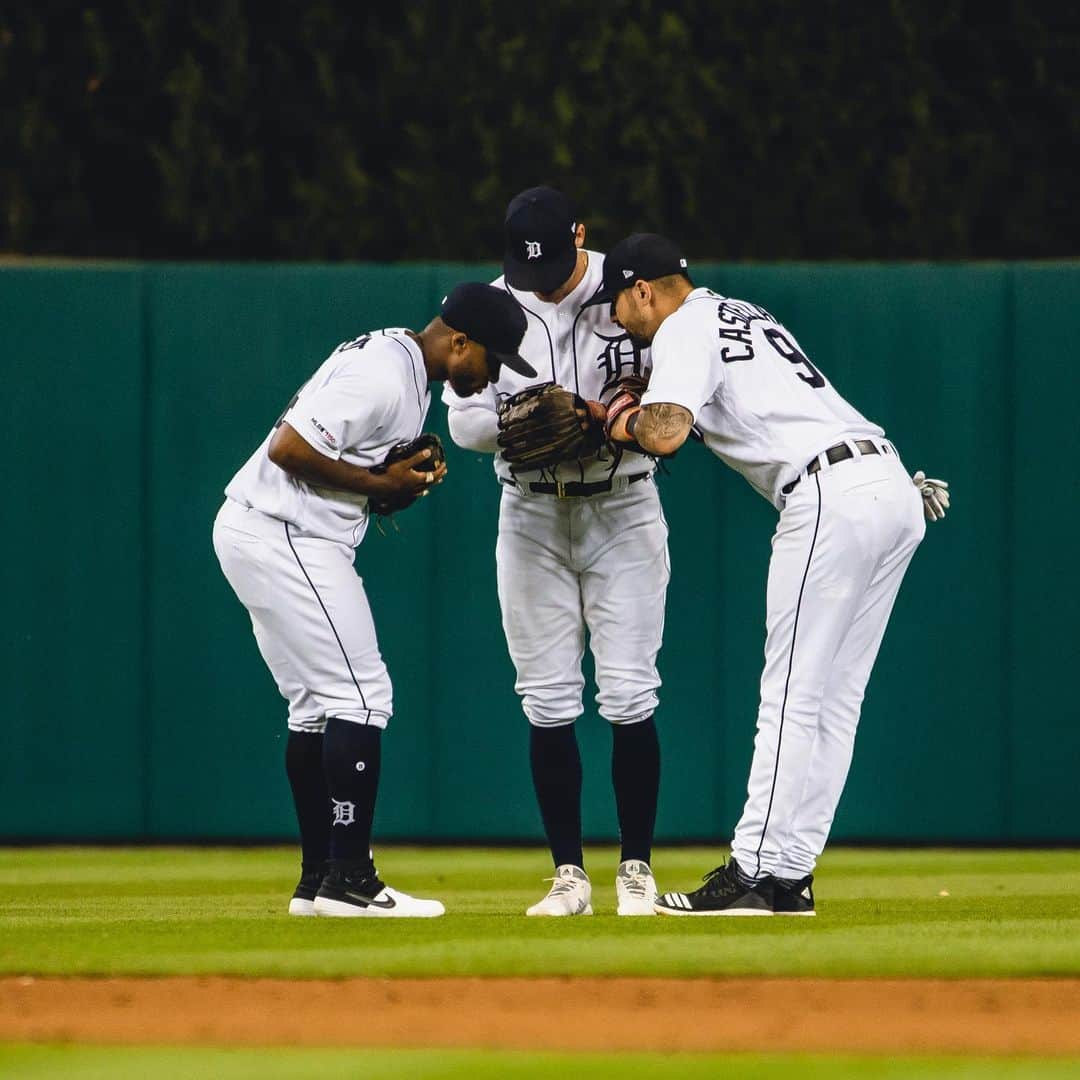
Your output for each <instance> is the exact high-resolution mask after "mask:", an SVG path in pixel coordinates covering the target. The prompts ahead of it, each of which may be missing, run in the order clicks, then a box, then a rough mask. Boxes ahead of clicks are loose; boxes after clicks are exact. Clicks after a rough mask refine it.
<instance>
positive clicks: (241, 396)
mask: <svg viewBox="0 0 1080 1080" xmlns="http://www.w3.org/2000/svg"><path fill="white" fill-rule="evenodd" d="M494 270H495V267H494V266H492V265H490V264H488V265H481V266H476V265H474V266H462V265H447V264H439V265H409V266H402V265H395V266H377V265H352V266H348V265H346V266H340V265H339V266H332V267H331V266H324V265H311V266H305V265H297V264H289V265H265V264H262V265H250V266H245V265H214V266H210V265H173V264H110V265H98V264H74V265H64V264H52V263H50V264H39V263H10V264H6V265H2V266H0V350H2V356H3V375H4V383H5V386H6V387H7V393H8V397H7V403H8V406H7V409H6V410H5V411H6V422H5V424H4V433H5V439H4V441H5V444H6V445H5V460H6V461H7V463H8V464H7V468H6V470H5V472H6V489H7V490H6V492H5V495H4V499H3V505H4V527H3V532H2V537H3V540H2V542H3V559H2V562H0V566H2V570H0V573H2V575H3V577H2V581H3V590H2V594H3V597H4V605H5V608H4V610H5V616H6V617H5V648H4V650H3V655H2V661H0V663H2V665H3V666H2V671H0V677H2V685H3V687H4V689H5V691H6V693H5V695H4V696H5V706H6V707H5V710H4V715H3V719H2V727H0V730H2V732H3V740H2V746H3V752H2V754H0V838H7V839H13V838H61V837H63V838H71V839H101V838H107V839H154V840H170V839H179V838H206V839H216V838H234V837H250V838H272V837H288V836H291V835H293V833H294V825H293V822H292V813H291V806H290V802H289V797H288V789H287V785H286V781H285V776H284V769H283V751H284V737H285V709H284V705H283V703H282V702H281V701H280V699H279V698H278V696H277V692H276V690H275V689H274V686H273V684H272V682H271V680H270V677H269V675H268V673H267V672H266V670H265V669H264V667H263V665H262V662H261V660H260V659H259V656H258V654H257V652H256V649H255V643H254V640H253V638H252V636H251V633H250V627H249V624H248V620H247V616H246V613H245V612H244V610H243V608H242V607H241V606H240V604H239V603H238V602H237V601H236V599H235V598H234V597H233V595H232V594H231V592H230V591H229V589H228V586H227V585H226V583H225V581H224V579H223V578H222V576H221V573H220V571H219V569H218V567H217V563H216V560H215V558H214V554H213V551H212V548H211V543H210V529H211V523H212V521H213V517H214V514H215V512H216V510H217V507H218V505H219V503H220V501H221V493H222V489H223V487H224V485H225V483H226V482H227V481H228V479H229V477H230V476H231V475H232V473H233V472H234V471H235V470H236V469H237V468H238V467H239V465H240V464H241V463H242V461H243V460H244V459H245V458H246V456H247V455H248V454H249V453H250V452H251V451H252V450H253V449H254V448H255V446H256V445H257V444H258V443H259V442H260V440H261V439H262V437H263V436H264V434H265V432H266V430H267V429H268V427H269V425H270V424H271V423H272V422H273V420H274V419H275V418H276V417H277V416H278V415H279V413H280V411H281V408H282V407H283V405H284V403H285V402H286V401H287V400H288V398H289V397H290V396H291V394H292V393H293V392H294V391H295V389H296V388H297V386H298V385H299V384H300V383H302V382H303V381H304V380H305V379H306V378H307V376H308V375H309V374H310V372H311V371H312V370H313V369H314V368H315V367H316V366H317V365H318V364H319V363H320V362H321V360H322V359H323V358H324V357H325V356H326V354H327V353H328V352H329V351H330V350H331V349H332V348H333V347H334V346H335V345H336V344H337V343H338V342H339V341H341V340H343V339H345V338H347V337H352V336H355V335H356V334H357V333H359V332H361V331H363V330H366V329H370V328H374V327H380V326H390V325H405V326H411V327H416V328H419V327H421V326H423V325H424V324H425V323H426V322H427V320H428V318H429V316H430V314H431V313H432V312H434V311H435V310H436V308H437V304H438V302H439V301H440V300H441V298H442V296H443V295H444V293H445V292H446V291H447V289H448V287H449V286H450V285H451V284H453V283H454V282H456V281H459V280H463V279H465V278H468V277H480V278H484V277H487V276H488V275H489V274H491V273H493V272H494ZM695 276H696V279H697V280H698V282H699V283H701V284H707V285H710V286H712V287H714V288H717V289H719V290H721V291H724V292H726V293H728V294H730V295H733V296H738V297H741V298H746V299H751V300H754V301H757V302H759V303H762V304H764V305H765V306H766V307H768V308H769V309H770V310H771V311H773V313H774V314H776V316H777V317H778V318H780V319H781V321H783V322H784V323H786V324H787V325H788V326H789V327H790V328H791V330H792V331H793V332H794V333H795V335H796V336H797V337H798V339H799V341H800V343H801V344H802V345H803V347H804V348H805V350H806V351H807V352H808V353H809V355H810V356H811V358H812V359H813V360H814V362H815V363H816V364H818V366H820V367H822V368H823V369H824V370H825V372H826V373H827V374H828V375H829V377H830V378H831V379H832V381H833V382H834V383H835V384H836V385H837V387H838V388H839V389H840V391H841V392H842V393H843V394H844V395H845V396H847V397H848V398H849V399H850V400H851V401H852V402H853V403H854V404H855V405H857V406H858V407H859V408H860V409H861V410H862V411H863V412H865V413H867V414H868V415H869V416H871V417H872V418H874V419H875V420H877V421H879V422H880V423H881V424H882V425H883V426H884V427H885V428H886V430H887V432H888V434H889V436H890V437H891V438H892V439H893V440H894V442H895V443H896V445H897V446H898V448H899V450H900V452H901V454H902V456H903V457H904V459H905V462H906V463H907V464H908V465H909V466H910V467H911V468H912V469H914V468H916V467H922V468H924V469H926V470H927V471H928V472H929V473H931V475H937V476H944V477H946V478H948V480H949V481H950V483H951V484H952V487H953V491H954V496H955V497H954V508H953V510H952V511H951V512H950V514H949V517H948V520H947V521H945V522H944V523H943V524H941V525H938V526H933V527H930V528H929V530H928V535H927V538H926V541H925V543H924V544H923V546H922V548H921V549H920V551H919V552H918V553H917V555H916V557H915V561H914V563H913V565H912V568H911V571H910V573H909V575H908V579H907V581H906V583H905V586H904V588H903V590H902V591H901V595H900V598H899V600H898V603H897V607H896V611H895V614H894V616H893V620H892V623H891V625H890V628H889V632H888V634H887V636H886V639H885V643H884V646H883V649H882V653H881V656H880V658H879V660H878V664H877V667H876V669H875V672H874V676H873V678H872V680H871V683H870V687H869V690H868V693H867V699H866V704H865V707H864V710H863V719H862V725H861V728H860V732H859V741H858V745H857V747H856V753H855V762H854V766H853V770H852V775H851V779H850V781H849V783H848V787H847V791H846V793H845V795H844V799H843V802H842V804H841V807H840V812H839V815H838V817H837V821H836V826H835V830H834V838H836V839H844V838H846V839H856V838H858V839H876V840H910V841H978V842H998V841H1002V842H1009V841H1029V840H1044V841H1052V840H1060V841H1076V840H1080V799H1078V798H1077V793H1076V792H1077V786H1078V785H1077V780H1076V776H1077V772H1078V770H1080V706H1078V704H1077V693H1076V691H1075V689H1074V687H1073V685H1072V675H1073V674H1074V673H1075V671H1076V668H1077V666H1078V664H1080V649H1078V642H1080V636H1078V634H1077V631H1076V629H1075V625H1074V611H1075V610H1076V608H1077V605H1078V601H1080V588H1078V585H1080V571H1078V568H1077V567H1078V561H1080V557H1078V555H1077V546H1078V541H1077V537H1078V535H1080V481H1078V479H1077V475H1078V470H1080V434H1078V432H1080V422H1078V419H1077V415H1076V413H1077V408H1078V402H1080V374H1078V364H1077V356H1076V353H1077V342H1078V341H1080V263H1074V262H1070V263H1009V264H1000V263H997V264H978V265H913V264H905V265H867V264H860V265H854V264H824V265H822V264H815V265H810V264H805V265H801V264H787V265H783V266H780V265H769V266H752V265H746V266H744V265H722V264H712V265H708V266H704V265H703V266H700V267H698V268H697V269H696V273H695ZM429 426H430V427H431V428H433V429H435V430H437V431H440V432H441V433H443V434H444V435H445V433H446V422H445V415H444V410H443V407H442V405H441V404H440V403H439V401H438V397H437V395H436V400H435V402H434V404H433V407H432V413H431V419H430V425H429ZM449 452H450V477H449V479H448V481H447V483H446V484H444V485H443V487H441V488H440V489H439V491H438V493H437V494H436V495H434V496H433V497H432V498H430V499H427V500H425V501H424V504H423V505H422V506H417V507H416V508H415V509H413V510H411V511H410V512H409V513H407V514H405V515H402V516H401V518H400V530H401V531H400V532H394V531H390V532H389V533H388V534H387V535H385V536H383V535H380V534H379V533H378V532H377V531H375V530H374V529H372V530H371V531H370V532H369V535H368V537H367V539H366V540H365V542H364V544H363V545H362V546H361V548H360V550H359V552H358V556H357V566H358V569H359V571H360V573H361V574H362V575H363V577H364V580H365V582H366V585H367V588H368V591H369V595H370V597H371V603H372V607H373V609H374V612H375V618H376V624H377V626H378V630H379V635H380V641H381V644H382V648H383V652H384V654H385V656H386V659H387V663H388V665H389V668H390V672H391V676H392V678H393V681H394V685H395V697H396V716H395V718H394V719H393V721H392V722H391V727H390V730H389V732H388V735H387V738H386V741H385V747H384V781H383V787H382V791H381V794H380V801H379V811H378V815H377V821H376V832H377V835H378V836H381V837H383V838H395V837H413V838H430V839H432V840H456V839H467V838H478V839H521V840H530V839H535V840H538V839H540V837H541V832H540V829H539V823H538V820H537V813H536V811H535V807H534V803H533V796H532V790H531V786H530V783H529V776H528V754H527V747H528V739H527V732H526V725H525V721H524V719H523V718H522V715H521V712H520V710H519V708H518V704H517V699H516V697H515V695H514V693H513V671H512V668H511V665H510V662H509V659H508V657H507V653H506V648H505V644H504V642H503V639H502V632H501V628H500V624H499V615H498V606H497V602H496V593H495V572H494V547H495V525H496V512H497V506H498V497H499V495H498V489H497V486H496V484H495V483H494V481H493V479H492V471H491V462H490V460H489V459H487V458H484V457H482V456H480V455H475V454H470V453H466V452H465V451H462V450H459V449H457V448H456V447H451V448H450V451H449ZM669 471H670V475H667V476H664V477H662V478H661V480H660V488H661V495H662V498H663V502H664V507H665V511H666V513H667V517H668V520H669V523H670V525H671V556H672V580H671V588H670V592H669V597H668V612H667V626H666V631H665V644H664V648H663V652H662V653H661V657H660V664H661V673H662V675H663V679H664V688H663V691H662V701H663V704H662V706H661V709H660V712H659V713H658V723H659V726H660V729H661V738H662V742H663V753H664V779H663V783H662V791H661V807H660V818H659V823H658V831H659V835H660V837H661V838H662V839H664V840H677V839H683V838H686V839H708V838H724V837H726V836H727V835H728V834H729V832H730V829H731V827H732V826H733V824H734V821H735V819H736V817H737V814H738V811H739V808H740V806H741V804H742V800H743V796H744V792H745V780H746V772H747V766H748V763H749V757H750V752H751V744H752V737H753V730H754V714H755V709H756V703H757V680H758V675H759V670H760V664H761V658H762V645H763V640H764V596H765V572H766V566H767V563H768V558H769V550H770V547H769V541H770V537H771V533H772V529H773V526H774V523H775V517H776V514H775V511H774V510H773V509H772V508H771V507H770V506H769V505H768V504H767V503H766V502H765V501H764V500H762V499H761V498H760V497H758V496H757V495H755V494H754V493H753V492H752V491H751V490H750V488H749V487H748V486H747V485H746V484H745V482H744V481H742V480H741V479H740V478H739V477H738V476H737V475H736V474H734V473H733V472H730V471H728V470H727V469H726V468H725V467H724V466H722V465H721V464H720V463H719V462H718V461H716V460H715V459H714V458H712V457H711V455H709V454H708V453H707V452H706V451H704V450H703V449H702V448H701V447H700V446H697V445H692V446H688V447H686V448H685V449H684V450H682V451H681V452H680V453H679V454H678V455H677V457H676V458H675V459H674V460H673V461H671V462H670V464H669ZM579 733H580V739H581V743H582V751H583V757H584V764H585V811H584V812H585V826H586V831H587V833H588V835H589V836H590V837H592V838H594V839H602V838H612V837H614V835H615V829H616V827H615V812H614V803H613V798H612V795H611V790H610V781H609V751H610V733H609V731H608V729H607V725H606V724H605V723H604V722H603V721H602V720H600V719H599V717H598V716H597V714H596V712H595V709H594V708H593V707H592V706H591V702H590V708H589V710H588V711H587V713H586V715H585V716H584V717H583V718H582V721H581V723H580V724H579Z"/></svg>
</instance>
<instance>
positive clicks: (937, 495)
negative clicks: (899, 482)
mask: <svg viewBox="0 0 1080 1080" xmlns="http://www.w3.org/2000/svg"><path fill="white" fill-rule="evenodd" d="M911 482H912V483H913V484H914V485H915V486H916V487H917V488H918V489H919V494H920V495H921V496H922V504H923V513H924V514H925V515H926V520H927V521H941V520H942V519H943V518H944V517H945V511H946V510H948V509H949V483H948V481H947V480H935V479H933V477H928V476H927V475H926V473H924V472H923V471H922V469H920V470H919V471H918V472H917V473H916V474H915V475H914V476H913V477H912V478H911Z"/></svg>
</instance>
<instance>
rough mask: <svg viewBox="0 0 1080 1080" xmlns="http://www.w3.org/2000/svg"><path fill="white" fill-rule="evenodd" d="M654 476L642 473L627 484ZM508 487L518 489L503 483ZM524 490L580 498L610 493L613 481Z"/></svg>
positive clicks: (534, 485) (531, 486) (542, 485)
mask: <svg viewBox="0 0 1080 1080" xmlns="http://www.w3.org/2000/svg"><path fill="white" fill-rule="evenodd" d="M650 476H652V473H647V472H642V473H634V475H633V476H628V477H627V478H626V482H627V484H636V483H637V482H638V481H639V480H648V478H649V477H650ZM502 482H503V483H504V484H505V485H506V486H507V487H515V488H516V487H517V486H518V485H517V484H515V483H513V482H512V481H510V480H503V481H502ZM521 486H522V487H524V488H527V489H528V490H529V491H531V492H532V493H533V494H534V495H557V496H558V497H559V498H560V499H570V498H580V497H581V496H584V495H603V494H604V492H606V491H610V490H611V488H612V481H611V479H610V478H609V479H607V480H596V481H593V482H592V483H581V482H580V481H574V480H571V481H570V482H569V483H563V482H562V481H561V480H560V481H557V482H556V483H554V484H548V483H540V482H534V483H529V484H522V485H521Z"/></svg>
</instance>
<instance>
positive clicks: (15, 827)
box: [0, 265, 150, 837]
mask: <svg viewBox="0 0 1080 1080" xmlns="http://www.w3.org/2000/svg"><path fill="white" fill-rule="evenodd" d="M142 281H143V278H142V274H141V272H140V271H139V270H138V269H137V268H134V267H126V266H124V267H122V266H117V267H115V268H102V267H98V266H81V267H78V268H73V267H62V266H56V265H51V266H40V267H37V266H35V267H32V268H28V267H22V266H12V267H0V355H2V357H3V381H4V386H5V389H6V393H7V407H6V408H5V410H4V411H5V414H6V415H5V420H4V424H3V429H4V458H5V460H6V461H7V462H8V465H7V467H6V469H5V470H4V471H5V487H6V491H5V495H4V500H3V501H4V512H3V518H4V520H3V544H4V550H3V559H2V560H0V567H2V569H0V589H2V595H3V603H4V623H5V633H4V649H3V658H2V661H0V663H2V669H0V683H2V685H3V686H4V688H5V691H6V693H5V701H4V705H5V715H4V719H3V733H4V737H3V753H2V754H0V835H6V836H36V835H43V836H50V835H52V836H60V835H71V836H100V837H120V836H131V835H138V834H140V833H141V832H142V828H143V815H144V811H145V802H146V799H147V798H148V789H147V786H146V758H147V754H148V751H149V741H148V740H149V737H150V729H149V727H148V719H149V717H148V712H147V700H146V683H145V679H144V672H145V661H146V652H145V630H146V625H147V619H148V617H149V609H148V608H147V606H146V604H145V597H144V595H143V592H142V584H143V572H144V569H145V568H144V563H143V553H144V534H145V530H146V525H147V516H146V471H145V459H146V431H145V415H146V413H145V406H146V397H145V393H146V382H145V365H146V354H145V344H146V342H145V338H144V325H145V324H144V309H143V302H144V301H143V288H142Z"/></svg>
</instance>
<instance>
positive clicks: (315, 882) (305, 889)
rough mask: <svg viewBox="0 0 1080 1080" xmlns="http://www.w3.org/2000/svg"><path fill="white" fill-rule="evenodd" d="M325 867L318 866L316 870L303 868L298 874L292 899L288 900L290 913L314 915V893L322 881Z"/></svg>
mask: <svg viewBox="0 0 1080 1080" xmlns="http://www.w3.org/2000/svg"><path fill="white" fill-rule="evenodd" d="M325 874H326V868H325V867H324V866H320V867H319V868H318V869H317V870H305V871H304V872H303V873H301V875H300V880H299V881H298V882H297V885H296V888H295V889H293V894H292V899H291V900H290V901H289V914H290V915H314V914H315V894H316V893H317V892H318V891H319V886H320V885H321V884H322V882H323V876H324V875H325Z"/></svg>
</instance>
